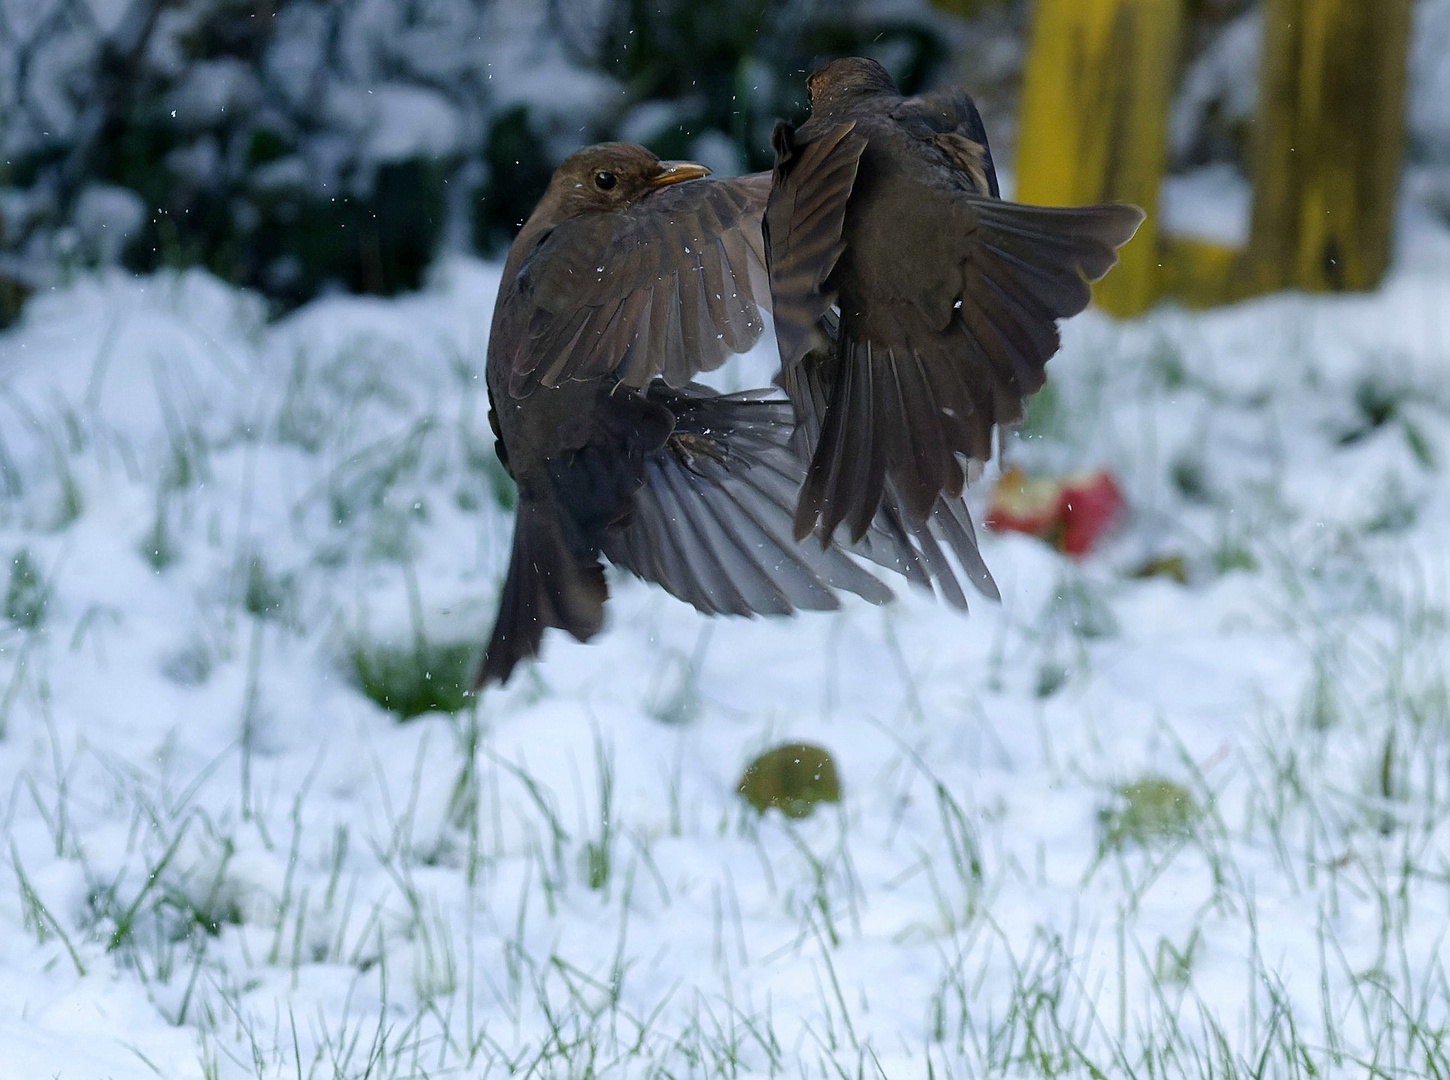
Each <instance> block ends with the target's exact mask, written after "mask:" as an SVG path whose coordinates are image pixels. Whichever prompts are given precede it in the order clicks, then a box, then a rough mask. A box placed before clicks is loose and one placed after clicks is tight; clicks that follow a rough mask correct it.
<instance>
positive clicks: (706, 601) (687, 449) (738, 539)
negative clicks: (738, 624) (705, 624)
mask: <svg viewBox="0 0 1450 1080" xmlns="http://www.w3.org/2000/svg"><path fill="white" fill-rule="evenodd" d="M648 393H649V400H650V401H651V402H654V403H657V404H662V405H664V406H665V407H666V408H668V409H669V410H670V412H671V413H673V414H674V418H675V427H674V432H673V434H671V436H670V438H669V441H668V442H667V443H666V444H665V445H664V446H663V447H662V448H661V449H659V450H656V451H654V452H653V453H651V454H649V455H647V456H646V457H645V459H644V484H643V486H642V487H640V488H639V490H638V491H636V492H635V495H634V504H633V511H632V513H631V515H630V516H629V518H628V519H627V520H626V521H624V522H622V523H620V524H619V525H617V526H615V527H613V528H611V529H610V530H609V532H608V534H607V536H606V539H605V544H604V553H605V555H607V556H608V557H609V560H610V561H611V562H613V563H615V564H616V565H619V566H623V567H626V568H627V569H629V570H631V571H633V572H634V573H635V574H637V575H638V576H639V577H642V578H644V579H645V580H647V581H653V582H655V583H656V584H658V585H661V586H663V587H664V588H665V589H666V590H668V591H669V592H670V593H672V594H674V595H675V596H677V597H679V598H680V599H681V600H684V601H685V602H687V603H690V604H693V605H694V606H695V607H696V608H698V609H699V610H700V611H703V612H705V613H706V614H709V615H722V614H729V615H789V614H791V613H792V612H793V611H796V610H807V611H810V610H830V609H833V608H835V607H837V606H838V605H839V601H838V599H837V597H836V591H837V590H840V589H844V590H847V591H850V592H854V593H856V594H857V595H858V596H862V597H864V598H865V599H867V600H870V601H871V602H873V603H878V604H879V603H883V602H885V601H887V600H890V599H891V590H890V589H888V588H887V587H886V586H885V585H883V584H882V583H881V582H880V581H878V580H877V579H876V578H875V577H873V576H872V575H871V574H870V573H868V572H867V571H866V570H865V569H863V568H862V567H860V566H858V565H857V564H856V563H855V562H854V561H853V560H852V559H851V558H850V557H849V556H848V555H846V554H845V553H844V552H843V551H842V550H841V549H840V548H838V547H836V546H835V545H827V546H825V547H822V546H821V545H818V544H797V543H796V542H795V541H794V540H793V539H792V537H791V509H792V507H793V506H794V505H795V497H796V492H797V490H798V489H799V487H800V482H801V478H802V477H803V476H804V474H805V462H804V460H803V459H802V458H801V457H800V455H798V454H796V453H795V452H794V451H793V450H792V449H791V447H790V437H791V431H792V430H793V427H794V424H793V419H792V414H791V406H790V403H789V402H786V401H780V400H772V399H768V398H764V397H761V396H760V394H759V393H758V392H747V393H743V394H719V393H716V392H715V391H713V390H710V389H707V388H706V387H702V386H697V385H690V386H685V387H682V388H680V389H678V390H674V389H671V388H669V387H667V386H664V385H663V384H661V383H656V384H655V385H653V386H652V387H651V388H650V390H649V392H648Z"/></svg>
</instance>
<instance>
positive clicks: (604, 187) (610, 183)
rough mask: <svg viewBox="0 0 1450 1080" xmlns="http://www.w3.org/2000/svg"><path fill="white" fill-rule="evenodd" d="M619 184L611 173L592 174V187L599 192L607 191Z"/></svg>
mask: <svg viewBox="0 0 1450 1080" xmlns="http://www.w3.org/2000/svg"><path fill="white" fill-rule="evenodd" d="M617 183H619V180H618V179H617V178H616V177H615V175H614V174H613V173H612V172H597V173H595V174H594V186H595V187H597V188H598V189H599V190H600V191H608V190H609V189H610V188H612V187H614V185H615V184H617Z"/></svg>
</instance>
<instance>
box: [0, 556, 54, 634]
mask: <svg viewBox="0 0 1450 1080" xmlns="http://www.w3.org/2000/svg"><path fill="white" fill-rule="evenodd" d="M47 591H48V590H47V589H46V586H45V579H44V577H43V576H42V575H41V570H40V566H39V564H37V563H36V561H35V558H34V556H32V555H31V554H30V549H29V548H21V549H20V550H19V551H17V552H16V553H15V555H14V557H12V558H11V560H10V583H9V585H8V586H7V587H6V589H5V617H6V618H7V619H9V620H10V621H11V622H12V623H14V624H15V625H16V626H18V627H20V628H21V629H22V630H35V629H38V628H39V627H40V624H41V623H43V622H44V621H45V606H46V601H47V599H48V597H47V595H46V593H47Z"/></svg>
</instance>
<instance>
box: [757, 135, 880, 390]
mask: <svg viewBox="0 0 1450 1080" xmlns="http://www.w3.org/2000/svg"><path fill="white" fill-rule="evenodd" d="M855 126H856V125H855V122H854V121H848V122H846V123H843V124H837V125H835V126H833V127H830V128H827V129H826V130H825V131H823V132H821V133H820V134H818V135H817V136H816V137H815V138H812V139H809V140H808V141H806V142H804V143H800V142H798V141H797V139H796V132H795V129H794V128H792V127H791V126H790V125H789V124H787V123H786V122H785V121H784V120H781V121H778V122H777V123H776V125H775V130H774V131H773V132H772V133H771V136H770V141H771V145H772V146H774V147H775V171H774V173H773V174H772V180H771V187H770V201H769V202H768V204H767V205H766V209H765V251H766V261H767V262H768V264H769V266H770V291H771V301H772V304H773V316H774V319H775V337H776V343H777V345H778V346H779V347H780V363H781V369H782V370H785V369H787V368H790V367H792V366H794V365H795V364H797V363H799V362H800V360H801V358H802V357H804V356H805V355H806V353H808V352H810V351H811V349H812V348H815V347H816V346H817V345H818V344H819V343H820V338H819V334H818V324H819V321H820V320H821V318H822V317H823V316H824V315H825V314H826V312H827V311H829V310H830V308H831V305H832V304H834V303H835V302H836V294H835V293H834V292H832V291H831V290H829V289H827V288H826V278H828V277H829V276H830V274H831V271H832V270H833V269H834V268H835V266H836V262H837V260H838V259H839V258H840V257H841V253H842V252H843V251H844V250H845V243H844V241H843V240H842V239H841V229H842V225H843V223H844V221H845V217H846V203H847V201H848V200H849V199H850V197H851V189H852V187H853V186H854V184H855V182H856V170H857V167H858V166H859V164H860V161H861V152H862V151H863V150H864V149H865V148H866V139H865V137H864V136H863V135H861V134H860V133H859V132H857V131H855Z"/></svg>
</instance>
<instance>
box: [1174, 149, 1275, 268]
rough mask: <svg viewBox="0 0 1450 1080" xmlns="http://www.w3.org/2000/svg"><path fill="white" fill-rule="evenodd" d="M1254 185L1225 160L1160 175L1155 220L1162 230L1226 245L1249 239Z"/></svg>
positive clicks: (1240, 242) (1240, 245) (1241, 244)
mask: <svg viewBox="0 0 1450 1080" xmlns="http://www.w3.org/2000/svg"><path fill="white" fill-rule="evenodd" d="M1253 197H1254V192H1253V187H1252V186H1251V185H1250V184H1249V182H1248V180H1247V179H1246V178H1245V177H1244V175H1243V173H1241V172H1239V170H1238V169H1237V168H1235V167H1234V166H1233V165H1231V164H1230V163H1228V162H1226V161H1220V162H1218V163H1216V164H1213V165H1204V166H1202V167H1200V168H1197V169H1192V170H1190V171H1188V172H1185V173H1173V174H1170V175H1168V176H1165V177H1164V178H1163V184H1162V186H1161V187H1160V189H1159V192H1158V199H1159V202H1158V221H1159V225H1160V227H1161V228H1162V230H1163V231H1164V232H1165V233H1168V234H1170V235H1173V236H1195V237H1198V238H1199V239H1201V240H1212V241H1214V242H1215V243H1219V244H1224V245H1226V246H1228V247H1237V248H1242V247H1245V246H1246V245H1247V244H1248V242H1249V219H1250V216H1251V213H1252V209H1253Z"/></svg>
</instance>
